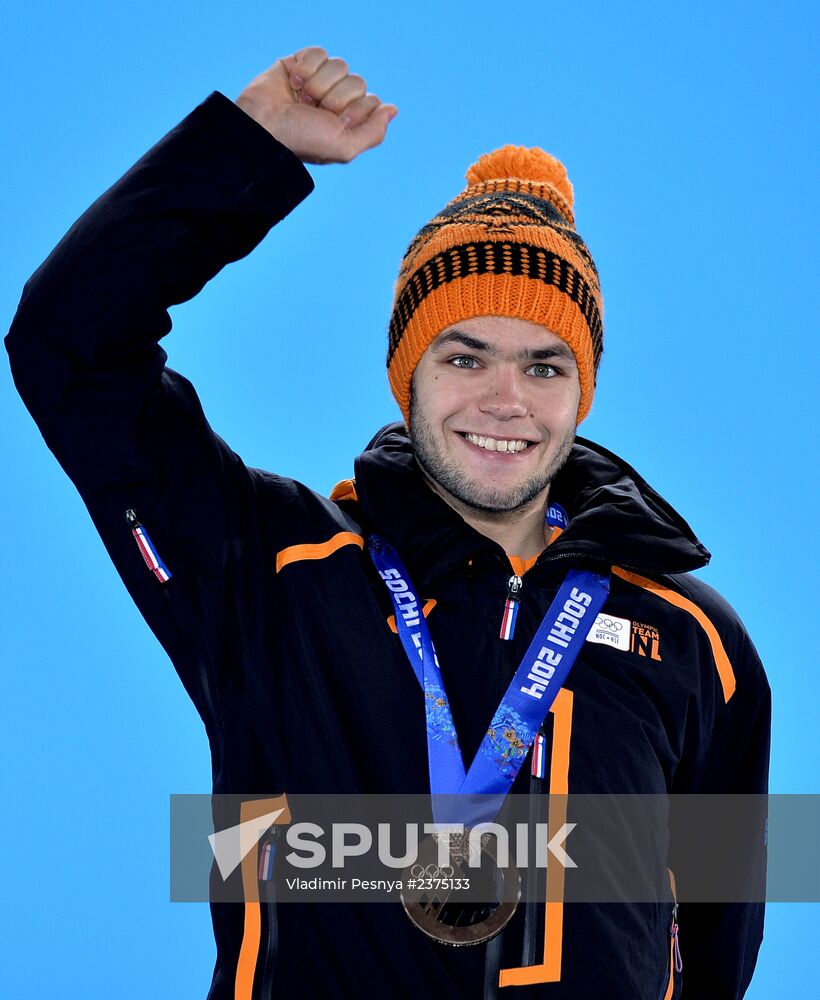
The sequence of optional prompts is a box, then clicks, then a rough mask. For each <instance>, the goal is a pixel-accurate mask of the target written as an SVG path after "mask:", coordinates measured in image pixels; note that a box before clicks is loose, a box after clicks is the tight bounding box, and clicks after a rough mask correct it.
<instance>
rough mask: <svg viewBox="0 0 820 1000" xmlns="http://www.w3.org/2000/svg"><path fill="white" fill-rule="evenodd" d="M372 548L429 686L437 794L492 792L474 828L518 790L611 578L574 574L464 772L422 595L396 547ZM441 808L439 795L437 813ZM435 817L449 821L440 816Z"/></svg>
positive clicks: (476, 809) (479, 807) (377, 541)
mask: <svg viewBox="0 0 820 1000" xmlns="http://www.w3.org/2000/svg"><path fill="white" fill-rule="evenodd" d="M368 551H369V553H370V557H371V559H372V560H373V564H374V565H375V567H376V570H377V571H378V573H379V576H380V577H381V578H382V580H383V581H384V583H385V586H386V587H387V589H388V591H389V593H390V598H391V600H392V602H393V608H394V610H395V614H396V629H397V631H398V634H399V639H400V640H401V643H402V646H403V647H404V651H405V653H406V654H407V658H408V660H409V661H410V665H411V667H412V668H413V671H414V673H415V675H416V677H417V679H418V681H419V684H420V685H421V687H422V690H423V691H424V703H425V714H426V719H427V756H428V768H429V774H430V791H431V792H432V794H433V795H434V796H442V795H459V796H492V798H491V799H489V800H487V799H485V800H483V801H482V802H481V803H478V804H476V803H475V802H474V803H473V805H472V807H471V808H472V812H471V813H470V816H469V824H468V823H467V821H466V819H463V818H462V821H464V822H465V825H471V826H472V825H475V823H477V822H489V821H490V820H492V819H493V818H494V817H495V815H496V814H497V812H498V810H499V809H500V807H501V805H502V803H503V800H504V797H505V796H506V795H507V793H508V792H509V790H510V788H511V787H512V784H513V782H514V781H515V778H516V775H517V774H518V772H519V770H520V769H521V765H522V764H523V762H524V759H525V757H526V756H527V754H528V753H529V750H530V747H531V746H532V743H533V741H534V739H535V736H536V734H537V732H538V730H539V728H540V727H541V724H542V723H543V721H544V719H545V718H546V715H547V712H548V711H549V709H550V706H551V705H552V703H553V701H554V700H555V697H556V695H557V694H558V692H559V691H560V689H561V686H562V685H563V683H564V681H565V680H566V678H567V675H568V674H569V671H570V668H571V667H572V665H573V663H574V662H575V659H576V658H577V656H578V654H579V652H580V651H581V648H582V646H583V643H584V641H585V640H586V637H587V634H588V633H589V630H590V628H591V627H592V625H593V624H594V622H595V619H596V617H597V616H598V614H599V612H600V610H601V608H602V607H603V604H604V601H605V600H606V598H607V595H608V594H609V575H608V574H600V573H595V572H592V571H591V570H581V569H571V570H570V571H569V572H568V573H567V575H566V577H565V579H564V582H563V583H562V584H561V586H560V588H559V590H558V593H557V594H556V596H555V599H554V600H553V602H552V604H551V605H550V607H549V609H548V611H547V613H546V614H545V615H544V618H543V620H542V621H541V624H540V625H539V626H538V629H537V631H536V633H535V636H534V637H533V640H532V642H531V643H530V645H529V648H528V649H527V652H526V653H525V654H524V657H523V659H522V660H521V663H520V665H519V667H518V670H517V671H516V673H515V676H514V677H513V679H512V681H511V682H510V685H509V687H508V688H507V691H506V693H505V694H504V697H503V698H502V699H501V703H500V704H499V706H498V708H497V709H496V711H495V714H494V715H493V718H492V720H491V722H490V725H489V727H488V728H487V732H486V733H485V734H484V739H483V740H482V742H481V746H480V747H479V748H478V752H477V753H476V755H475V758H474V759H473V762H472V764H471V765H470V768H469V770H467V771H465V767H464V761H463V759H462V756H461V749H460V747H459V744H458V736H457V734H456V729H455V724H454V722H453V715H452V712H451V710H450V704H449V702H448V700H447V694H446V691H445V688H444V680H443V678H442V676H441V669H440V667H439V663H438V658H437V656H436V651H435V647H434V646H433V639H432V637H431V635H430V630H429V628H428V627H427V622H426V621H425V619H424V615H423V614H422V610H421V607H422V605H421V601H420V600H419V595H418V593H417V591H416V590H415V588H414V587H413V584H412V583H411V581H410V577H409V574H408V573H407V570H406V569H405V567H404V564H403V563H402V561H401V559H400V558H399V556H398V553H397V552H396V551H395V549H393V547H392V546H391V545H389V544H388V543H387V542H386V541H384V539H382V538H379V537H378V536H376V535H374V536H372V537H371V538H370V539H369V541H368ZM435 806H436V802H435V799H434V812H435V811H436V810H435ZM465 808H467V807H466V804H465ZM439 811H440V810H439ZM460 818H461V817H460ZM435 819H436V821H437V822H439V821H445V819H444V818H443V817H440V816H439V815H436V816H435ZM453 819H454V817H453V816H452V815H449V816H447V817H446V821H447V822H452V821H453Z"/></svg>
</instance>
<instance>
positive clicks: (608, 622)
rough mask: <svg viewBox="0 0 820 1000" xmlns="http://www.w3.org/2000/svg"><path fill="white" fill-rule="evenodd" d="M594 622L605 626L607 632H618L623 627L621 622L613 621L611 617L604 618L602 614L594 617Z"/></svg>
mask: <svg viewBox="0 0 820 1000" xmlns="http://www.w3.org/2000/svg"><path fill="white" fill-rule="evenodd" d="M595 624H596V625H598V626H600V627H601V628H605V629H606V630H607V632H620V631H621V629H622V628H623V627H624V623H623V622H614V621H613V620H612V619H611V618H604V616H603V615H598V617H597V618H596V619H595Z"/></svg>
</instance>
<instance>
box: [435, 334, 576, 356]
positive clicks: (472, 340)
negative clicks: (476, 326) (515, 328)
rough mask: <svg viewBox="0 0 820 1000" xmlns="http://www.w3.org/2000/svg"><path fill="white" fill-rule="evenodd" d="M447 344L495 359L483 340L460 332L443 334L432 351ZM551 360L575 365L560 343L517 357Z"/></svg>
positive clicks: (492, 348)
mask: <svg viewBox="0 0 820 1000" xmlns="http://www.w3.org/2000/svg"><path fill="white" fill-rule="evenodd" d="M448 344H463V345H464V346H465V347H468V348H469V349H470V350H471V351H483V352H484V353H485V354H488V355H489V356H490V357H497V355H498V351H497V350H496V348H495V347H493V345H492V344H488V343H487V342H486V341H484V340H479V339H478V338H477V337H471V336H470V335H469V334H467V333H462V332H461V331H460V330H450V331H449V333H443V334H442V335H441V336H440V337H439V338H438V339H437V340H436V341H435V343H434V344H432V349H433V350H434V351H438V350H440V349H442V348H444V347H446V346H447V345H448ZM553 358H562V359H563V360H564V361H570V362H572V364H575V355H574V354H573V353H572V349H571V348H570V347H569V345H568V344H565V343H564V342H563V341H560V342H559V343H557V344H553V345H551V346H549V347H538V348H535V349H534V350H529V351H524V352H522V354H521V355H520V356H519V358H518V360H520V361H551V360H552V359H553Z"/></svg>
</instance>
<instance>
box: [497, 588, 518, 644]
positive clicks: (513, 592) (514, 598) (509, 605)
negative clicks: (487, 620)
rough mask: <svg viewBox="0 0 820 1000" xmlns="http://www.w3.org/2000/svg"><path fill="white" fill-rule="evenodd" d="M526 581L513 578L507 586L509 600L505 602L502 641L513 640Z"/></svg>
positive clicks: (500, 636)
mask: <svg viewBox="0 0 820 1000" xmlns="http://www.w3.org/2000/svg"><path fill="white" fill-rule="evenodd" d="M523 586H524V581H523V580H522V579H521V577H520V576H511V577H510V579H509V582H508V584H507V600H506V601H504V614H503V616H502V618H501V631H500V633H499V638H500V639H512V637H513V633H514V632H515V619H516V618H517V617H518V604H519V601H520V600H521V597H520V594H521V588H522V587H523Z"/></svg>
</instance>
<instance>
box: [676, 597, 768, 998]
mask: <svg viewBox="0 0 820 1000" xmlns="http://www.w3.org/2000/svg"><path fill="white" fill-rule="evenodd" d="M721 603H724V602H722V601H721ZM724 608H725V610H726V612H728V614H729V615H730V616H731V618H730V619H729V625H728V629H727V630H725V642H724V644H725V648H726V652H727V655H728V658H729V661H730V662H731V664H732V667H733V671H734V677H735V683H736V688H735V690H734V693H733V694H732V695H731V697H730V698H729V699H728V701H725V700H724V697H723V694H722V692H721V690H720V687H719V686H718V685H716V697H715V699H714V702H713V704H715V705H716V708H715V710H714V716H713V717H712V718H709V719H708V720H704V718H703V715H702V713H698V712H693V713H692V715H691V720H694V719H695V718H696V717H698V716H700V718H699V721H698V722H697V723H693V724H692V725H691V727H690V730H691V731H690V734H689V735H690V736H693V738H694V741H696V742H697V744H698V746H699V750H698V751H697V752H696V753H693V755H692V756H693V758H694V760H693V762H690V763H687V764H685V765H684V767H683V768H681V774H680V775H679V776H678V780H677V781H676V787H675V788H674V789H673V790H674V791H676V792H682V793H694V794H695V795H697V796H703V797H704V798H702V799H699V804H698V805H697V806H695V807H694V808H690V816H692V815H694V816H697V817H699V818H698V819H697V821H696V822H694V823H693V822H692V821H691V820H690V821H689V822H683V823H681V824H680V825H679V826H678V827H677V829H678V837H677V843H676V842H675V834H674V829H675V826H674V825H673V835H672V843H671V852H670V865H671V867H672V870H673V872H674V873H675V877H676V882H677V888H678V892H679V895H680V896H681V897H682V898H683V900H684V902H682V903H681V905H680V907H679V917H678V923H679V926H680V931H679V943H680V951H681V956H682V962H683V974H682V980H683V991H682V994H681V996H682V998H683V1000H699V998H702V997H710V998H714V1000H739V998H741V997H742V996H743V995H744V994H745V992H746V990H747V988H748V986H749V982H750V980H751V978H752V973H753V972H754V968H755V963H756V961H757V955H758V951H759V949H760V944H761V941H762V939H763V917H764V903H763V900H764V899H765V886H766V798H765V796H766V793H767V791H768V773H769V744H770V724H771V692H770V689H769V684H768V681H767V679H766V675H765V672H764V670H763V666H762V664H761V662H760V658H759V657H758V654H757V652H756V650H755V648H754V646H753V644H752V641H751V639H750V638H749V636H748V635H747V633H746V631H745V629H744V628H743V626H742V625H741V624H740V622H739V620H738V619H737V617H736V615H735V614H734V612H732V611H731V609H729V608H728V605H725V604H724ZM726 620H727V619H726V618H724V621H726ZM712 676H713V677H715V676H716V674H713V675H712ZM705 700H707V701H708V699H705ZM691 720H690V721H691ZM718 796H720V798H718ZM723 796H744V798H743V799H739V798H735V799H734V801H733V800H732V799H731V798H723ZM747 796H748V798H746V797H747ZM707 797H708V798H707ZM686 799H687V795H686V794H683V795H681V796H678V797H677V799H676V801H677V802H678V803H680V804H682V805H681V807H682V808H683V809H686V808H687V807H686ZM703 817H707V819H706V820H704V819H703ZM684 830H685V834H682V832H681V831H684ZM727 831H729V832H728V833H727ZM710 865H711V866H713V867H712V869H711V871H712V872H713V873H715V872H717V873H719V876H720V877H719V879H718V881H720V883H721V884H723V883H724V882H725V883H726V884H728V883H729V882H731V884H732V885H733V886H738V885H740V883H742V888H740V889H739V890H738V896H736V897H734V898H738V899H741V901H738V902H728V903H727V902H697V901H688V902H687V901H685V900H686V899H687V896H689V897H690V898H691V896H692V895H693V894H694V896H695V898H697V899H700V898H703V896H702V895H701V893H703V895H705V896H707V898H708V895H709V893H710V889H711V882H710V879H713V878H714V875H710V874H709V871H710V869H709V866H710ZM714 866H717V867H714ZM741 897H742V898H741ZM724 898H725V897H724Z"/></svg>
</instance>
